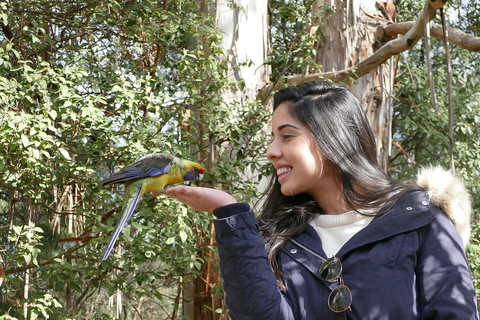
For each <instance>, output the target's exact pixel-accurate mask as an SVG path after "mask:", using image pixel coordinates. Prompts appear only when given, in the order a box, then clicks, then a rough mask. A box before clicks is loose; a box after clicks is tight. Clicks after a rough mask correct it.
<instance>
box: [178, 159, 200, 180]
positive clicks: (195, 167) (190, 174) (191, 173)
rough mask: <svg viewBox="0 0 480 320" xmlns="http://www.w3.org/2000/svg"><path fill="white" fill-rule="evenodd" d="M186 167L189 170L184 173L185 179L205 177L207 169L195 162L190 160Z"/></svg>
mask: <svg viewBox="0 0 480 320" xmlns="http://www.w3.org/2000/svg"><path fill="white" fill-rule="evenodd" d="M186 169H187V170H188V171H187V172H186V173H185V174H184V175H183V180H184V181H189V180H200V179H202V178H203V174H204V173H205V169H204V168H203V167H202V166H201V165H199V164H198V163H195V162H189V163H188V165H187V166H186Z"/></svg>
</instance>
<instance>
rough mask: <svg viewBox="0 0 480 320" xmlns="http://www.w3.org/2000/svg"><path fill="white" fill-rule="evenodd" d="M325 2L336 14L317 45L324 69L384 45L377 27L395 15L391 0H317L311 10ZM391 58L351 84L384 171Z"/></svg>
mask: <svg viewBox="0 0 480 320" xmlns="http://www.w3.org/2000/svg"><path fill="white" fill-rule="evenodd" d="M389 1H390V0H389ZM324 5H327V6H334V10H335V15H333V16H330V17H329V18H328V19H327V20H326V21H323V28H324V29H323V30H324V32H323V34H322V37H321V38H320V39H319V41H318V45H317V56H316V61H317V63H319V64H321V65H322V67H323V69H322V71H323V72H328V71H338V70H344V69H347V68H350V67H354V66H355V65H357V64H358V63H359V62H360V61H363V60H365V59H366V58H368V57H369V56H371V55H372V54H373V53H374V52H375V51H376V50H377V49H379V48H380V47H381V46H382V45H383V43H379V42H378V39H377V38H376V37H375V33H376V31H377V28H378V27H379V26H380V25H383V26H384V25H386V24H388V23H389V22H392V21H393V20H394V19H395V15H394V12H395V7H394V6H393V4H391V3H382V2H377V1H374V0H355V1H353V0H349V1H341V0H324V1H317V3H316V7H315V8H313V12H315V11H316V10H318V9H319V6H324ZM392 62H393V61H392V59H389V60H388V61H387V62H386V63H384V64H382V65H380V66H379V67H377V68H375V69H374V70H372V71H371V72H370V73H369V74H367V75H365V76H363V77H361V78H359V79H358V80H357V81H356V82H355V81H354V82H352V83H351V84H350V89H351V90H352V91H353V93H354V94H355V95H356V96H357V97H358V98H359V99H360V103H361V104H362V106H363V108H364V110H365V112H366V114H367V117H368V119H369V121H370V124H371V125H372V128H373V132H374V134H375V138H376V139H377V158H378V160H379V163H380V165H381V167H382V168H383V169H384V170H385V171H386V170H387V169H388V155H389V152H390V151H389V150H390V145H391V115H392V99H391V97H392V87H393V79H394V71H393V64H392Z"/></svg>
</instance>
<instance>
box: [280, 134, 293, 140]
mask: <svg viewBox="0 0 480 320" xmlns="http://www.w3.org/2000/svg"><path fill="white" fill-rule="evenodd" d="M282 138H283V140H286V139H288V138H293V135H291V134H282Z"/></svg>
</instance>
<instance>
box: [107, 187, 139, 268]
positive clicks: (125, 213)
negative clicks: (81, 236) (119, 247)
mask: <svg viewBox="0 0 480 320" xmlns="http://www.w3.org/2000/svg"><path fill="white" fill-rule="evenodd" d="M141 195H142V185H140V186H139V187H138V191H137V193H136V194H135V195H134V197H133V198H131V199H130V201H128V202H127V203H125V204H124V207H123V208H122V215H121V216H120V219H118V221H117V224H116V225H115V229H114V231H113V234H112V236H111V237H110V241H109V242H108V245H107V248H106V249H105V252H104V253H103V257H102V261H104V260H106V259H107V258H108V256H109V255H110V253H111V252H112V250H113V248H114V246H115V242H117V239H118V236H119V235H120V233H121V232H122V231H123V229H124V228H125V226H126V225H127V222H128V220H129V219H130V218H131V217H132V214H133V211H134V210H135V207H136V206H137V203H138V200H139V199H140V196H141Z"/></svg>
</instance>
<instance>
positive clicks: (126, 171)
mask: <svg viewBox="0 0 480 320" xmlns="http://www.w3.org/2000/svg"><path fill="white" fill-rule="evenodd" d="M173 160H174V157H173V156H172V155H169V154H163V153H157V154H150V155H147V156H145V157H143V158H141V159H140V160H138V161H136V162H134V163H132V164H130V165H127V166H125V167H124V168H123V169H122V170H120V171H118V172H116V173H114V174H113V175H112V176H111V177H108V178H106V179H105V180H103V181H102V182H100V184H101V185H102V186H104V185H107V184H111V183H124V182H127V181H131V180H137V179H143V178H149V177H155V176H159V175H162V174H165V173H167V172H168V170H169V169H170V163H171V162H172V161H173Z"/></svg>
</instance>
